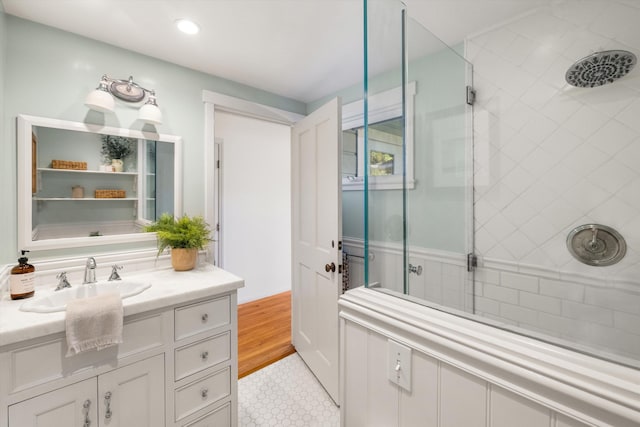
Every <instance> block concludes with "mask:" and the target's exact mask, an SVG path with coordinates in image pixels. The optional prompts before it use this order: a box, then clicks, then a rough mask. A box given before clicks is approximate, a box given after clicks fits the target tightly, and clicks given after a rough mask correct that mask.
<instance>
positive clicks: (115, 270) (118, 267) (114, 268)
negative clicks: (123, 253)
mask: <svg viewBox="0 0 640 427" xmlns="http://www.w3.org/2000/svg"><path fill="white" fill-rule="evenodd" d="M118 270H122V266H121V265H113V266H112V267H111V276H109V281H110V282H111V281H113V280H122V277H120V275H119V274H118Z"/></svg>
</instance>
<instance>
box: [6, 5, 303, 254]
mask: <svg viewBox="0 0 640 427" xmlns="http://www.w3.org/2000/svg"><path fill="white" fill-rule="evenodd" d="M0 25H1V26H2V27H1V29H2V30H3V31H0V43H2V42H5V41H6V46H7V50H6V56H5V55H2V57H3V58H5V61H4V62H1V63H0V78H1V80H2V82H3V83H4V88H5V92H4V93H3V94H2V95H3V96H2V97H1V99H2V100H3V102H2V104H3V105H2V108H3V109H4V117H3V120H2V126H3V129H2V134H1V135H2V141H1V142H0V144H1V146H2V152H3V156H0V157H1V158H2V160H1V161H2V168H1V170H0V178H1V179H2V182H3V185H2V188H3V196H4V197H3V198H2V200H3V201H4V207H3V209H2V211H1V212H2V213H1V214H0V215H1V219H2V220H3V221H2V223H3V224H16V215H17V213H16V212H17V207H16V192H15V188H16V122H15V120H16V116H17V115H18V114H29V115H34V116H42V117H50V118H56V119H64V120H71V121H79V122H91V123H104V124H105V125H108V126H116V127H123V128H128V129H136V130H140V129H142V127H143V124H142V123H140V122H137V121H136V117H137V113H138V108H137V106H136V105H131V104H129V105H127V104H126V103H123V102H121V101H116V112H115V115H113V114H111V115H103V114H102V113H97V112H94V111H89V110H88V109H87V107H85V106H84V100H85V97H86V96H87V94H88V93H89V92H90V91H91V90H93V89H94V88H95V87H96V86H97V84H98V81H99V80H100V77H101V76H102V75H103V74H108V75H109V76H111V77H115V78H124V79H126V78H128V77H129V75H132V76H133V77H134V78H135V80H136V81H137V82H139V83H140V84H142V85H143V86H145V87H149V88H153V89H155V90H156V93H157V96H158V104H159V106H160V109H161V110H162V113H163V121H164V123H163V124H162V125H160V126H158V127H157V131H158V132H159V133H165V134H173V135H180V136H182V138H183V147H184V164H183V169H184V170H185V171H188V173H185V174H184V211H185V212H186V213H188V214H189V215H196V214H202V213H204V198H203V193H204V162H203V151H204V108H203V103H202V90H203V89H206V90H211V91H215V92H220V93H224V94H228V95H232V96H235V97H238V98H243V99H247V100H251V101H255V102H259V103H262V104H267V105H271V106H273V107H277V108H280V109H283V110H287V111H292V112H296V113H301V114H304V113H305V112H306V105H305V104H304V103H302V102H298V101H295V100H292V99H288V98H283V97H280V96H277V95H274V94H270V93H268V92H264V91H261V90H257V89H255V88H251V87H249V86H245V85H241V84H239V83H235V82H232V81H229V80H225V79H222V78H219V77H215V76H211V75H207V74H204V73H201V72H197V71H193V70H190V69H187V68H184V67H180V66H178V65H175V64H171V63H168V62H164V61H160V60H157V59H154V58H150V57H147V56H144V55H141V54H138V53H135V52H131V51H128V50H124V49H120V48H117V47H114V46H111V45H108V44H105V43H101V42H97V41H94V40H90V39H87V38H84V37H79V36H77V35H74V34H71V33H67V32H64V31H60V30H56V29H53V28H51V27H47V26H43V25H40V24H36V23H33V22H30V21H25V20H23V19H19V18H16V17H13V16H10V15H5V14H2V13H0ZM5 30H6V31H5ZM2 44H3V45H4V43H2ZM2 65H3V66H2ZM146 126H148V125H146ZM0 242H2V245H0V263H2V264H5V263H10V262H14V261H15V255H16V252H17V249H18V248H17V236H16V231H15V227H12V226H10V227H3V228H2V229H0ZM91 250H92V252H94V249H93V248H92V249H91ZM99 250H101V248H95V252H97V251H99ZM102 250H108V248H102ZM111 250H113V248H111ZM73 252H74V251H65V253H67V254H71V253H73ZM78 252H79V253H82V251H80V250H78ZM41 255H47V254H46V253H43V254H41Z"/></svg>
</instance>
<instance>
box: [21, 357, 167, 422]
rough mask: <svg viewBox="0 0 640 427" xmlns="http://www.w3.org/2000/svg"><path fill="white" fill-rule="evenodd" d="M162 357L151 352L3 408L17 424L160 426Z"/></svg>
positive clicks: (162, 414) (162, 395) (162, 396)
mask: <svg viewBox="0 0 640 427" xmlns="http://www.w3.org/2000/svg"><path fill="white" fill-rule="evenodd" d="M163 387H164V357H163V355H157V356H154V357H151V358H149V359H146V360H142V361H140V362H137V363H133V364H131V365H127V366H123V367H122V368H118V369H115V370H113V371H111V372H107V373H105V374H102V375H99V376H97V377H94V378H90V379H86V380H84V381H80V382H79V383H76V384H72V385H69V386H66V387H63V388H61V389H58V390H54V391H50V392H48V393H45V394H42V395H39V396H37V397H33V398H31V399H28V400H25V401H23V402H20V403H16V404H14V405H11V406H10V407H9V425H10V426H20V427H49V426H51V427H57V426H65V427H89V426H98V427H100V426H105V427H106V426H109V427H127V426H162V425H164V422H165V420H164V418H165V417H164V415H165V414H164V410H163V407H164V392H163Z"/></svg>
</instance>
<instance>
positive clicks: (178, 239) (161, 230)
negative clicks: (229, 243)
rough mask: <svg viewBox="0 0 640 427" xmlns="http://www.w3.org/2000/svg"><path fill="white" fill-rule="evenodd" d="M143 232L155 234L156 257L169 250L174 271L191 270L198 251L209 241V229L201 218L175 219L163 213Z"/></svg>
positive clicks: (185, 217) (195, 261)
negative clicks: (156, 242)
mask: <svg viewBox="0 0 640 427" xmlns="http://www.w3.org/2000/svg"><path fill="white" fill-rule="evenodd" d="M144 231H150V232H156V233H157V234H156V235H157V239H158V255H160V254H161V253H162V252H163V251H164V250H165V249H166V248H168V247H169V248H171V265H172V266H173V269H174V270H176V271H186V270H191V269H193V268H194V267H195V266H196V263H197V260H198V250H199V249H204V248H205V246H206V245H207V243H208V242H210V241H211V229H210V228H209V224H207V223H206V222H205V220H204V218H203V217H201V216H193V217H189V216H188V215H183V216H181V217H180V218H175V217H173V215H170V214H168V213H163V214H162V215H161V216H160V218H159V219H158V220H157V221H155V222H154V223H152V224H150V225H147V226H145V228H144Z"/></svg>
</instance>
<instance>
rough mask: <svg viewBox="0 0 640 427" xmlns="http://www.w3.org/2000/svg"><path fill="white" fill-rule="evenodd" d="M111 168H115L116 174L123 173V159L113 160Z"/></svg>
mask: <svg viewBox="0 0 640 427" xmlns="http://www.w3.org/2000/svg"><path fill="white" fill-rule="evenodd" d="M111 166H113V171H114V172H122V170H123V162H122V159H111Z"/></svg>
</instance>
